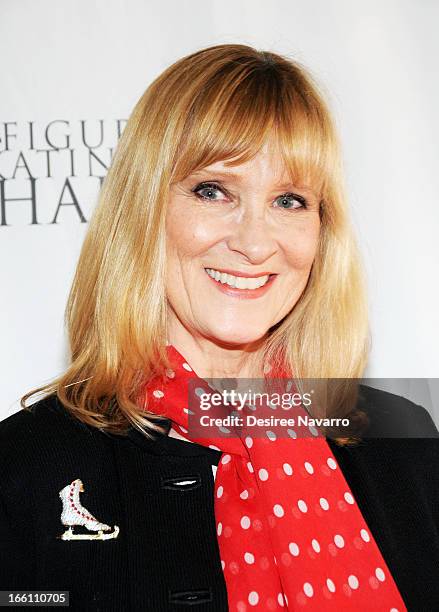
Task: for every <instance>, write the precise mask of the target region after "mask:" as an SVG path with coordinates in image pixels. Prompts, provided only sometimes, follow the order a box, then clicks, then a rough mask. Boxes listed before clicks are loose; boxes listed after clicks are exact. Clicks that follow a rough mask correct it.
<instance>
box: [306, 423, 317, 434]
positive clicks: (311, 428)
mask: <svg viewBox="0 0 439 612" xmlns="http://www.w3.org/2000/svg"><path fill="white" fill-rule="evenodd" d="M308 429H309V430H310V432H311V433H312V435H313V436H318V435H319V430H318V429H316V428H315V427H314V425H310V426H309V427H308Z"/></svg>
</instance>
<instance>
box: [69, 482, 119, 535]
mask: <svg viewBox="0 0 439 612" xmlns="http://www.w3.org/2000/svg"><path fill="white" fill-rule="evenodd" d="M83 491H84V485H83V483H82V481H81V480H80V479H79V478H77V479H76V480H74V481H73V482H71V483H70V484H69V485H67V486H65V487H64V488H63V489H61V491H60V492H59V496H60V498H61V501H62V505H63V509H62V512H61V523H62V524H63V525H64V526H65V527H67V529H66V531H65V532H64V533H63V534H62V535H60V536H58V537H59V538H61V540H112V539H114V538H117V536H118V535H119V527H118V526H117V525H114V527H113V528H111V527H110V525H106V524H105V523H101V522H99V521H98V520H97V519H96V518H95V517H94V516H93V515H92V514H91V513H90V512H89V511H88V510H86V509H85V508H84V506H83V505H82V504H81V502H80V501H79V494H80V493H82V492H83ZM76 526H82V527H85V528H86V529H88V531H89V533H74V532H73V528H74V527H76Z"/></svg>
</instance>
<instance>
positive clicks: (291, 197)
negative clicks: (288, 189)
mask: <svg viewBox="0 0 439 612" xmlns="http://www.w3.org/2000/svg"><path fill="white" fill-rule="evenodd" d="M275 201H276V202H280V204H279V205H278V208H283V209H285V210H291V209H293V210H295V209H298V208H307V203H306V200H305V198H302V196H298V195H295V194H294V193H286V194H284V195H281V196H279V197H278V198H276V200H275ZM294 202H298V203H299V206H295V205H294Z"/></svg>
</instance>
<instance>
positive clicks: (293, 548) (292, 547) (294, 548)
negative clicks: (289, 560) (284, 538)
mask: <svg viewBox="0 0 439 612" xmlns="http://www.w3.org/2000/svg"><path fill="white" fill-rule="evenodd" d="M288 550H289V551H290V553H291V554H292V555H293V557H297V556H298V555H299V552H300V550H299V547H298V546H297V544H296V542H290V543H289V544H288Z"/></svg>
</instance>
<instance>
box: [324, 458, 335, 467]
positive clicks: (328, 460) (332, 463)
mask: <svg viewBox="0 0 439 612" xmlns="http://www.w3.org/2000/svg"><path fill="white" fill-rule="evenodd" d="M326 463H327V464H328V466H329V467H330V468H331V470H335V469H337V464H336V462H335V461H334V459H333V458H332V457H329V459H327V461H326Z"/></svg>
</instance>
